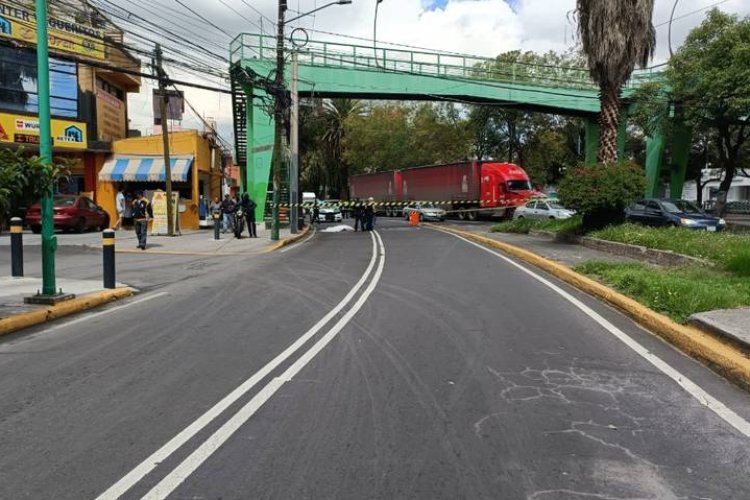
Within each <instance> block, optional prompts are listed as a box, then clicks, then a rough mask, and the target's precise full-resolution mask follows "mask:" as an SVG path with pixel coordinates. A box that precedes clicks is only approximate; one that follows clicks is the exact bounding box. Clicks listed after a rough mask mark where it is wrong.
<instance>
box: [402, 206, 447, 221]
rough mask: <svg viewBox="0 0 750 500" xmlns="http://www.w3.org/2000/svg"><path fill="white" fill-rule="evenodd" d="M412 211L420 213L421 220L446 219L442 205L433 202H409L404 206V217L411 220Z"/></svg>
mask: <svg viewBox="0 0 750 500" xmlns="http://www.w3.org/2000/svg"><path fill="white" fill-rule="evenodd" d="M412 212H418V213H419V220H437V221H440V222H443V221H444V220H445V214H446V212H445V210H443V209H442V208H440V207H437V206H435V205H433V204H432V203H415V202H412V203H409V204H408V205H406V207H404V219H406V220H409V216H410V215H411V214H412Z"/></svg>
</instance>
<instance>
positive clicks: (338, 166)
mask: <svg viewBox="0 0 750 500" xmlns="http://www.w3.org/2000/svg"><path fill="white" fill-rule="evenodd" d="M324 107H325V111H324V114H323V122H324V125H323V126H324V132H323V137H322V139H323V143H324V144H325V153H326V155H325V156H326V160H327V163H328V183H329V185H330V187H331V195H333V196H334V197H342V198H345V199H348V198H349V164H348V163H347V161H346V159H345V158H344V137H345V136H346V121H347V119H348V118H349V117H350V116H355V115H358V114H359V113H361V111H362V105H361V103H360V101H358V100H356V99H332V100H330V101H327V102H326V103H325V104H324Z"/></svg>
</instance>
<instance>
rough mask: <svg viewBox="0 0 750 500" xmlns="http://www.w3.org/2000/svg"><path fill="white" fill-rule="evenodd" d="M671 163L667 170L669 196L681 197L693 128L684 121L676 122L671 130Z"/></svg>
mask: <svg viewBox="0 0 750 500" xmlns="http://www.w3.org/2000/svg"><path fill="white" fill-rule="evenodd" d="M672 134H673V135H672V165H671V168H670V171H669V196H670V197H671V198H682V189H683V187H684V186H685V175H686V174H687V164H688V159H689V158H690V142H691V140H692V138H693V130H692V128H691V127H690V126H688V125H686V124H685V122H677V123H675V125H674V129H673V132H672Z"/></svg>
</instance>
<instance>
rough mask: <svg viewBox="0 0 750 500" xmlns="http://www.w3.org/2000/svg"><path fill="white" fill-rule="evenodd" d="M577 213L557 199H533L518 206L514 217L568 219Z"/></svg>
mask: <svg viewBox="0 0 750 500" xmlns="http://www.w3.org/2000/svg"><path fill="white" fill-rule="evenodd" d="M574 215H575V210H569V209H567V208H565V207H564V206H562V205H560V202H558V201H557V200H544V199H537V200H531V201H529V202H527V203H526V205H524V206H522V207H518V208H517V209H516V211H515V213H514V214H513V218H514V219H568V218H570V217H573V216H574Z"/></svg>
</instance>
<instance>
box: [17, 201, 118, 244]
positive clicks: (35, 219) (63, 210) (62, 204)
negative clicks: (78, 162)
mask: <svg viewBox="0 0 750 500" xmlns="http://www.w3.org/2000/svg"><path fill="white" fill-rule="evenodd" d="M52 206H53V211H54V214H53V221H54V224H55V229H63V230H66V229H68V230H70V229H72V230H75V231H76V232H78V233H82V232H84V231H85V230H87V229H89V228H94V229H96V230H97V231H101V230H103V229H106V228H108V227H109V215H107V212H105V211H104V209H103V208H102V207H100V206H99V205H97V204H96V203H94V202H93V201H91V200H90V199H89V198H87V197H86V196H83V195H68V194H56V195H55V196H53V197H52ZM26 224H27V225H28V226H29V227H30V228H31V230H32V231H33V232H34V233H35V234H39V233H41V232H42V207H41V205H40V204H39V203H35V204H34V205H32V206H31V207H30V208H29V210H28V211H27V212H26Z"/></svg>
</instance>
